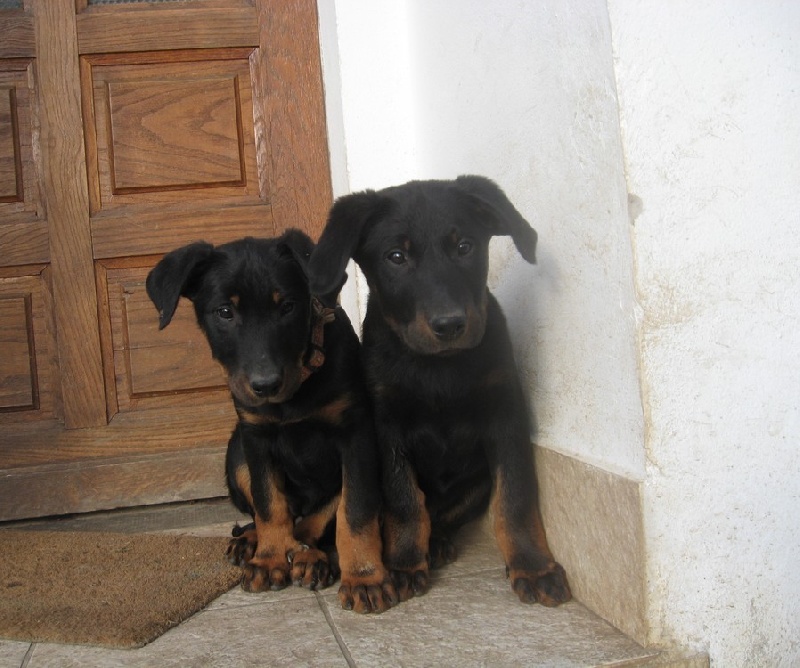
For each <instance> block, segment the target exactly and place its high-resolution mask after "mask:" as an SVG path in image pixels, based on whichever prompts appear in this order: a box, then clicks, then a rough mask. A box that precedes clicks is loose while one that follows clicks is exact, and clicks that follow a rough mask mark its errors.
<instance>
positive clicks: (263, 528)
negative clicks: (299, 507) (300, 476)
mask: <svg viewBox="0 0 800 668" xmlns="http://www.w3.org/2000/svg"><path fill="white" fill-rule="evenodd" d="M248 477H249V478H250V480H249V482H250V484H249V485H247V482H248ZM237 479H238V480H239V481H240V484H241V485H242V488H243V489H244V490H249V491H250V498H249V499H248V500H249V501H250V503H251V505H252V507H253V508H255V516H254V518H253V519H254V524H255V529H254V530H251V531H245V532H244V535H243V536H240V537H239V538H233V539H232V540H231V547H230V548H229V554H230V553H231V551H234V550H241V549H242V548H241V547H240V546H241V541H242V539H244V542H245V548H244V550H245V552H244V553H242V554H241V556H242V558H246V561H245V563H244V565H243V566H242V568H243V571H244V575H243V577H242V588H243V589H244V590H245V591H252V592H256V591H266V590H267V589H273V590H277V589H283V588H284V587H286V586H287V585H288V584H289V583H290V582H291V571H292V566H291V561H292V559H293V558H294V555H295V554H297V553H300V552H302V551H303V550H304V549H305V546H303V545H302V544H301V543H300V542H299V541H298V540H297V539H296V538H295V537H294V534H293V529H294V518H293V517H292V515H291V513H290V512H289V504H288V502H287V500H286V496H285V495H284V493H283V491H282V487H283V485H282V481H281V479H280V477H279V476H278V474H277V473H275V472H274V471H269V470H265V471H263V472H259V475H258V476H257V477H255V478H254V477H253V476H252V475H251V473H250V470H249V469H248V468H247V467H240V469H239V470H238V472H237ZM253 539H255V545H254V546H253ZM236 541H239V543H238V545H239V546H237V547H234V543H235V542H236ZM251 551H252V556H250V552H251ZM309 552H311V555H309V556H308V558H309V559H316V560H317V561H319V560H322V561H325V562H327V557H326V555H325V553H324V552H321V551H320V550H309ZM247 557H249V558H247Z"/></svg>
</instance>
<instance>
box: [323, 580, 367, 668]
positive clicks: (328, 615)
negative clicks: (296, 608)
mask: <svg viewBox="0 0 800 668" xmlns="http://www.w3.org/2000/svg"><path fill="white" fill-rule="evenodd" d="M314 596H315V597H316V599H317V604H318V605H319V609H320V610H322V614H323V615H325V620H326V621H327V622H328V626H329V627H330V629H331V631H332V632H333V637H334V639H335V640H336V644H337V645H339V650H340V651H341V653H342V656H343V657H344V660H345V661H347V665H348V666H349V667H350V668H357V666H356V662H355V661H354V660H353V656H352V655H351V654H350V650H349V649H348V648H347V644H346V643H345V642H344V638H342V636H341V634H340V633H339V631H338V630H337V628H336V624H335V623H334V621H333V617H332V616H331V611H330V610H328V606H327V604H326V603H325V599H324V597H323V596H322V595H321V594H320V593H319V592H314Z"/></svg>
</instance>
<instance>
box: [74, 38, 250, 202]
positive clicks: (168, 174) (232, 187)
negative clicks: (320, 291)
mask: <svg viewBox="0 0 800 668" xmlns="http://www.w3.org/2000/svg"><path fill="white" fill-rule="evenodd" d="M250 52H251V50H250V49H247V50H241V49H238V50H237V49H222V50H218V51H217V50H215V51H204V52H191V53H189V52H185V51H180V52H157V53H152V52H151V53H142V54H112V55H105V56H92V57H87V58H84V59H82V70H81V71H82V87H83V100H84V109H83V116H84V128H85V133H86V139H87V143H86V147H87V148H86V150H87V166H88V178H89V186H90V200H91V210H92V215H93V216H95V215H98V214H104V213H106V212H109V211H110V210H112V209H125V211H126V214H127V215H129V216H131V215H135V212H136V208H137V207H139V206H145V205H147V204H153V203H162V204H175V205H179V206H180V205H190V206H194V205H197V204H198V203H199V202H206V204H207V205H208V206H216V205H218V204H219V203H220V201H221V200H224V199H225V198H228V199H231V198H233V199H236V200H238V203H240V204H255V203H261V199H260V192H259V188H258V175H257V169H258V167H257V161H256V155H255V150H256V149H255V140H254V132H253V110H252V106H253V102H252V90H251V82H250V71H249V65H248V56H249V54H250ZM262 217H263V215H262Z"/></svg>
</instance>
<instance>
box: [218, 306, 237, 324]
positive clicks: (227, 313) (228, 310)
mask: <svg viewBox="0 0 800 668" xmlns="http://www.w3.org/2000/svg"><path fill="white" fill-rule="evenodd" d="M216 314H217V317H219V318H222V319H223V320H233V308H232V307H231V306H229V305H227V304H226V305H225V306H220V307H219V308H218V309H217V310H216Z"/></svg>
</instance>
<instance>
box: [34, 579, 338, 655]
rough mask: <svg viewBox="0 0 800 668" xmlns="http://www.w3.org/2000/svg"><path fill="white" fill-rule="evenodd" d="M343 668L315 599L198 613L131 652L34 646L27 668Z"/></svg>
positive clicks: (336, 645)
mask: <svg viewBox="0 0 800 668" xmlns="http://www.w3.org/2000/svg"><path fill="white" fill-rule="evenodd" d="M138 666H148V667H150V666H153V667H155V666H157V667H158V668H170V667H172V666H175V667H178V666H180V667H181V668H186V667H187V666H190V667H195V666H209V667H213V668H228V667H231V668H233V667H239V666H270V667H271V668H282V667H284V666H285V667H287V668H288V667H292V668H295V667H302V666H313V667H314V668H328V667H330V668H334V667H337V668H340V667H346V666H347V662H346V660H345V659H344V657H343V655H342V652H341V650H340V649H339V646H338V644H337V642H336V639H335V637H334V636H333V634H332V632H331V629H330V626H329V625H328V622H327V621H326V619H325V615H324V613H323V611H322V610H321V609H320V605H319V603H318V601H317V600H316V598H315V597H314V596H313V595H311V597H309V598H303V599H289V600H286V601H280V602H274V603H260V604H253V605H250V606H246V607H235V608H233V609H224V608H216V609H209V610H206V611H203V612H201V613H198V614H197V615H195V616H194V617H192V618H191V619H189V620H188V621H186V622H184V623H183V624H181V625H180V626H178V627H176V628H175V629H172V630H170V631H168V632H167V633H165V634H164V635H163V636H161V637H160V638H158V639H156V640H155V641H154V642H152V643H150V644H149V645H146V646H145V647H143V648H141V649H137V650H107V649H101V648H97V647H82V646H69V645H49V644H42V645H37V646H36V647H35V649H34V651H33V654H32V656H31V659H30V662H29V664H28V668H51V667H53V668H55V667H58V668H73V667H74V668H78V667H80V668H95V667H96V668H101V667H102V668H122V667H127V668H131V667H138Z"/></svg>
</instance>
